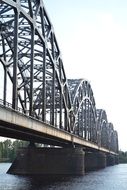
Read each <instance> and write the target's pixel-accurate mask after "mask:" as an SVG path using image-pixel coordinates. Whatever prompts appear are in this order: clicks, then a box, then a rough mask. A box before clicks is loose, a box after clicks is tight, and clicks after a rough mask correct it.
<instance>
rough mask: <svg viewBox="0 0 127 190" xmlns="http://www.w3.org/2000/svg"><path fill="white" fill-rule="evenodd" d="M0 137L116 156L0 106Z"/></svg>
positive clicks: (62, 131)
mask: <svg viewBox="0 0 127 190" xmlns="http://www.w3.org/2000/svg"><path fill="white" fill-rule="evenodd" d="M0 135H1V136H5V137H11V138H19V139H22V140H31V139H32V140H34V141H35V142H40V143H47V144H52V145H57V146H71V145H76V146H81V147H84V148H88V149H94V150H100V151H103V152H106V153H111V154H116V153H114V152H112V151H110V150H108V149H105V148H103V147H99V146H97V145H96V144H94V143H91V142H88V141H86V140H84V139H82V138H80V137H78V136H75V135H73V134H71V133H68V132H66V131H64V130H61V129H57V128H55V127H53V126H51V125H48V124H46V123H44V122H41V121H39V120H36V119H34V118H32V117H27V116H26V115H23V114H21V113H18V112H16V111H14V110H12V109H9V108H5V107H2V106H0Z"/></svg>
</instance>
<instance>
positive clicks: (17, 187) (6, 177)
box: [0, 163, 127, 190]
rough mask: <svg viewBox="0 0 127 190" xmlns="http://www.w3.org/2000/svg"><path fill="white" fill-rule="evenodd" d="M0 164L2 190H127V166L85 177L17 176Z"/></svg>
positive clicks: (5, 165) (118, 166) (123, 165)
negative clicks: (7, 172) (9, 172)
mask: <svg viewBox="0 0 127 190" xmlns="http://www.w3.org/2000/svg"><path fill="white" fill-rule="evenodd" d="M9 167H10V164H8V163H6V164H5V163H1V164H0V190H127V164H119V165H116V166H112V167H107V168H105V169H102V170H98V171H94V172H90V173H86V175H84V176H59V177H58V176H53V177H49V176H47V177H42V176H36V177H35V176H17V175H10V174H6V171H7V170H8V168H9Z"/></svg>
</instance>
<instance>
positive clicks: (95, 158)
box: [85, 152, 106, 171]
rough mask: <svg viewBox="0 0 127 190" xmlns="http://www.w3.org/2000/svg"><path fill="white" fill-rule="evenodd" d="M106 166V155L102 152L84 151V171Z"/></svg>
mask: <svg viewBox="0 0 127 190" xmlns="http://www.w3.org/2000/svg"><path fill="white" fill-rule="evenodd" d="M105 167H106V155H105V153H102V152H86V153H85V171H93V170H97V169H101V168H105Z"/></svg>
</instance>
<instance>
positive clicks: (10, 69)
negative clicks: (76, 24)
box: [0, 0, 118, 174]
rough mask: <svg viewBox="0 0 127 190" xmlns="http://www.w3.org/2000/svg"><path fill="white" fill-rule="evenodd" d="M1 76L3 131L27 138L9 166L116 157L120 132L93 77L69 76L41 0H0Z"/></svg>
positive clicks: (38, 168)
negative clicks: (98, 99)
mask: <svg viewBox="0 0 127 190" xmlns="http://www.w3.org/2000/svg"><path fill="white" fill-rule="evenodd" d="M70 64H71V63H70ZM0 76H1V80H0V89H1V91H0V136H3V137H10V138H15V139H21V140H26V141H29V142H30V145H29V147H28V148H24V149H21V150H20V151H19V153H18V155H17V158H16V159H15V161H14V163H13V164H12V166H11V168H10V169H9V171H8V172H10V173H14V174H84V172H85V171H86V170H93V169H98V168H103V167H105V166H108V165H113V164H117V163H118V134H117V131H115V130H114V127H113V124H112V123H111V122H109V121H108V119H107V115H106V111H105V110H103V109H97V108H96V103H95V99H94V95H93V91H92V88H91V85H90V83H89V82H88V81H87V80H84V79H67V77H66V73H65V70H64V65H63V61H62V58H61V52H60V49H59V46H58V42H57V39H56V36H55V33H54V29H53V26H52V24H51V21H50V19H49V17H48V14H47V11H46V9H45V6H44V3H43V1H42V0H1V1H0ZM35 143H41V144H44V145H47V147H44V148H37V147H36V146H35Z"/></svg>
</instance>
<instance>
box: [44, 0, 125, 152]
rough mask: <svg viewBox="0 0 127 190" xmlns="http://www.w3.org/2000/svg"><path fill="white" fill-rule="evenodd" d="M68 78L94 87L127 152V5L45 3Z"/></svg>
mask: <svg viewBox="0 0 127 190" xmlns="http://www.w3.org/2000/svg"><path fill="white" fill-rule="evenodd" d="M43 1H44V4H45V7H46V10H47V12H48V15H49V17H50V20H51V22H52V24H53V27H54V30H55V35H56V38H57V41H58V45H59V47H60V50H61V53H62V59H63V64H64V68H65V72H66V75H67V78H74V79H75V78H84V79H87V80H88V81H90V84H91V86H92V89H93V92H94V97H95V101H96V107H97V108H98V109H104V110H106V113H107V117H108V122H112V123H113V125H114V129H115V130H117V131H118V136H119V149H121V150H123V151H127V141H126V140H127V113H126V110H127V85H126V81H127V68H126V65H127V1H126V0H75V1H74V0H52V1H51V0H43Z"/></svg>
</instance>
